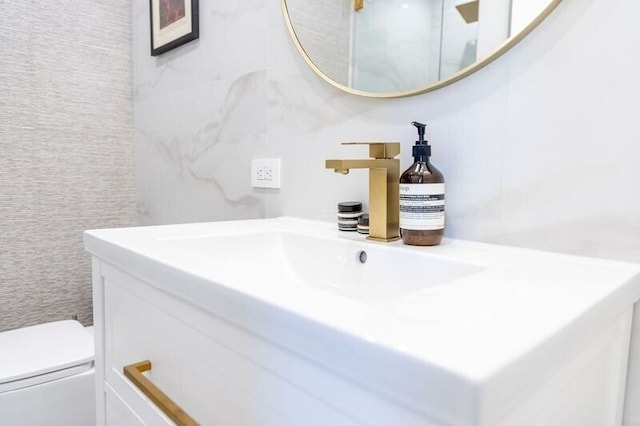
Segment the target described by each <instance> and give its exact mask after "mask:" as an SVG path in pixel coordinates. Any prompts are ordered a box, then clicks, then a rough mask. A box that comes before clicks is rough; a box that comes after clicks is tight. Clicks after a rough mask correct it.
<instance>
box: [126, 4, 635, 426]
mask: <svg viewBox="0 0 640 426" xmlns="http://www.w3.org/2000/svg"><path fill="white" fill-rule="evenodd" d="M200 3H201V18H202V21H201V38H200V40H198V41H196V42H194V43H191V44H190V45H188V46H184V47H182V48H180V49H178V50H175V51H172V52H169V53H167V54H165V55H163V56H161V57H159V58H151V57H150V56H149V53H148V33H149V32H148V13H147V9H146V8H147V4H148V2H146V1H145V0H136V2H135V3H134V11H135V15H134V76H135V78H134V87H135V130H136V150H137V156H136V162H137V164H136V173H137V186H138V191H139V195H138V209H139V216H140V218H141V220H142V221H143V222H144V223H168V222H185V221H197V220H221V219H241V218H251V217H265V216H277V215H283V214H286V215H292V216H303V217H309V218H316V219H322V220H327V221H333V220H334V219H335V218H334V215H335V213H334V211H335V204H336V202H338V201H340V200H351V199H361V200H365V199H366V196H367V183H366V173H364V172H362V173H358V172H357V171H354V172H352V173H351V174H349V175H347V176H341V175H337V174H335V173H333V172H331V171H328V170H325V169H324V160H325V159H326V158H331V157H343V156H353V157H355V156H358V155H362V154H363V151H362V150H359V149H358V148H356V147H341V146H339V143H340V142H342V141H349V140H399V141H402V143H403V154H402V159H403V164H404V165H406V166H408V165H409V154H410V146H411V144H412V142H413V140H414V139H415V136H414V129H413V128H412V126H410V125H409V122H410V121H412V120H420V121H422V120H424V121H426V122H427V123H428V124H429V127H428V129H427V133H428V139H429V140H430V141H431V143H432V145H433V152H434V156H433V161H434V163H435V164H436V165H437V166H438V167H439V168H440V169H441V170H442V171H443V172H444V175H445V177H446V179H447V206H448V207H447V208H448V216H447V220H448V222H447V231H446V233H447V235H448V236H449V237H459V238H467V239H473V240H481V241H489V242H497V243H502V244H511V245H518V246H526V247H534V248H541V249H545V250H553V251H559V252H567V253H575V254H579V255H588V256H596V257H603V258H609V259H619V260H626V261H635V262H640V197H639V196H638V195H639V192H640V190H638V189H637V182H640V167H638V165H637V163H638V159H639V158H640V137H639V135H638V133H639V129H640V127H639V126H638V124H637V120H638V111H639V105H638V104H639V102H640V85H639V84H638V80H637V76H638V75H640V56H639V55H638V52H640V26H638V24H637V17H638V16H640V2H636V1H634V0H618V1H616V2H611V1H609V0H582V1H574V0H566V1H564V2H563V3H562V4H561V5H560V6H559V7H558V9H557V10H556V11H555V12H554V13H553V14H552V15H551V16H550V17H549V18H548V19H547V20H546V21H545V22H544V23H543V24H542V25H541V27H539V28H538V29H536V30H535V31H534V32H533V33H532V34H530V35H529V36H528V37H527V38H526V39H525V40H524V41H523V42H521V43H520V44H519V45H518V46H516V48H515V49H513V50H512V51H510V52H508V53H507V54H506V55H504V56H503V57H501V58H500V59H498V60H497V61H496V62H495V63H493V64H492V65H490V66H488V67H486V68H484V69H483V70H481V71H480V72H478V73H476V74H475V75H473V76H471V77H469V78H467V79H465V80H463V81H461V82H459V83H456V84H455V85H453V86H450V87H447V88H444V89H441V90H439V91H436V92H433V93H429V94H425V95H421V96H415V97H411V98H406V99H397V100H376V99H365V98H357V97H354V96H351V95H348V94H344V93H341V92H339V91H337V90H336V89H334V88H333V87H331V86H330V85H328V84H327V83H325V82H324V81H322V80H321V79H320V78H319V77H317V76H316V75H314V74H313V73H312V72H311V70H309V69H308V67H307V65H306V64H305V62H304V61H303V60H302V59H301V58H300V57H299V56H298V53H297V50H296V49H295V47H294V45H293V43H292V42H291V41H290V40H289V35H288V33H287V31H286V28H285V25H284V23H283V19H282V16H281V11H280V5H279V2H277V1H275V0H274V1H262V0H248V1H245V2H229V1H224V0H201V2H200ZM270 156H274V157H281V158H282V159H283V186H282V189H280V190H275V191H274V190H254V189H252V188H250V180H249V162H250V161H249V160H250V159H251V158H256V157H270ZM637 314H638V315H636V320H635V325H634V335H635V340H634V348H635V349H634V352H633V353H632V357H633V360H632V368H631V371H630V381H629V386H628V387H629V391H630V397H631V398H634V399H633V401H631V402H630V403H628V404H627V410H628V411H627V416H628V419H627V425H633V426H638V425H640V371H639V369H640V366H639V365H638V364H640V362H638V357H640V312H637Z"/></svg>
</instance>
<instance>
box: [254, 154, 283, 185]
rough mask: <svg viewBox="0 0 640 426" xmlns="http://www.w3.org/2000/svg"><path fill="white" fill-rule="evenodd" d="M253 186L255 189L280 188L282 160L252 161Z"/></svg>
mask: <svg viewBox="0 0 640 426" xmlns="http://www.w3.org/2000/svg"><path fill="white" fill-rule="evenodd" d="M251 186H252V187H254V188H280V159H279V158H261V159H254V160H251Z"/></svg>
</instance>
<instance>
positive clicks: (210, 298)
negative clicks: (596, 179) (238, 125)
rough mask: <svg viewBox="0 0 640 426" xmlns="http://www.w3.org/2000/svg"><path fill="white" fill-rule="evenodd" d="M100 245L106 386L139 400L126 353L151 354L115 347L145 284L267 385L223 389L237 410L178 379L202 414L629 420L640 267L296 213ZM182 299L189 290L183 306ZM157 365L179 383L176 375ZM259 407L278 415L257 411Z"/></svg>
mask: <svg viewBox="0 0 640 426" xmlns="http://www.w3.org/2000/svg"><path fill="white" fill-rule="evenodd" d="M85 245H86V248H87V250H88V251H89V252H91V253H92V254H93V256H94V294H96V300H95V304H96V315H95V321H96V336H97V339H98V342H97V343H98V351H99V352H100V351H102V355H100V354H99V355H97V363H98V373H97V374H100V370H101V369H102V374H103V379H104V381H105V385H104V389H107V390H104V389H103V392H106V393H107V395H111V394H112V395H116V394H117V399H118V401H121V402H122V401H124V402H123V404H125V405H127V404H128V405H129V408H130V409H131V410H133V411H136V410H135V409H134V407H132V405H135V403H131V402H130V401H127V398H126V397H125V396H124V395H123V394H127V392H129V391H128V390H127V389H128V388H127V386H128V384H127V383H126V380H124V381H121V377H120V376H119V373H118V368H119V366H118V365H116V364H118V362H120V358H122V362H123V363H126V362H135V361H136V360H135V359H129V358H132V357H133V356H134V355H129V353H128V352H127V351H124V350H122V351H120V350H119V349H117V348H111V347H110V346H111V345H115V344H117V339H116V338H115V337H114V336H116V335H117V334H118V333H115V332H113V331H110V327H112V326H111V325H110V321H111V322H113V323H114V324H116V323H117V321H118V320H117V318H118V315H123V316H124V315H125V313H126V310H125V308H124V305H126V304H127V303H129V301H130V300H131V299H132V298H139V299H140V300H141V303H147V302H148V303H149V305H150V306H154V307H157V310H158V312H159V314H158V315H159V318H160V319H159V320H157V321H158V323H160V322H162V321H165V320H164V319H162V318H164V317H165V316H166V318H168V319H166V321H167V324H169V326H168V328H169V329H172V327H173V326H172V325H170V324H171V323H170V321H169V320H170V319H171V320H172V321H176V322H178V323H180V324H183V325H184V324H186V325H185V327H187V328H192V329H194V330H197V336H196V340H197V337H198V336H206V337H207V339H209V340H210V341H212V342H215V343H216V345H220V347H221V348H223V349H224V351H228V353H229V354H233V356H234V357H237V360H236V361H233V362H230V365H226V366H225V367H219V365H220V364H218V363H214V364H211V367H210V368H211V369H213V370H216V369H219V372H218V373H216V374H217V376H215V377H218V376H224V377H226V378H227V379H226V380H228V381H229V383H231V384H233V386H237V388H238V389H239V390H238V391H237V392H238V395H245V394H250V395H252V397H251V398H248V397H245V396H242V397H241V396H238V398H239V399H237V401H235V402H234V404H235V405H233V404H229V403H228V401H227V402H224V403H221V406H222V407H226V408H224V409H223V411H224V410H226V411H224V413H222V414H221V413H220V412H218V413H217V414H212V413H210V412H209V411H214V410H212V409H211V408H210V407H211V404H212V403H211V401H212V400H214V399H215V395H216V394H215V392H214V391H213V390H211V387H209V388H205V389H208V390H207V391H206V392H208V394H207V395H208V399H203V401H202V402H199V401H198V397H197V396H193V395H191V394H189V392H188V391H185V390H184V389H182V387H181V386H178V387H176V388H175V389H173V390H167V391H166V392H167V393H168V394H169V395H170V396H172V397H173V398H175V399H176V400H181V401H182V403H183V404H184V406H185V409H186V410H187V411H192V412H193V417H194V418H196V419H199V421H201V422H202V423H203V424H208V423H210V422H214V421H217V422H222V423H219V424H233V425H234V426H236V425H243V424H247V425H252V424H258V425H263V424H264V425H276V424H277V425H284V424H292V425H297V424H304V425H305V426H309V425H329V424H331V425H332V426H337V425H343V424H344V425H356V424H367V425H381V426H382V425H399V426H412V425H456V426H457V425H460V426H462V425H464V426H467V425H468V426H472V425H485V426H501V425H504V426H507V425H513V426H524V425H545V426H553V425H558V426H560V425H562V426H573V425H575V426H589V425H593V426H603V425H619V424H620V420H621V418H622V402H623V395H624V383H625V377H626V366H627V357H628V346H629V338H630V327H631V326H630V324H631V315H632V306H633V304H634V303H635V302H636V301H637V300H638V299H640V266H638V265H632V264H625V263H621V262H612V261H604V260H597V259H588V258H579V257H573V256H566V255H559V254H552V253H544V252H539V251H533V250H525V249H518V248H509V247H501V246H495V245H488V244H481V243H474V242H468V241H458V240H445V241H444V242H443V244H442V245H440V246H437V247H410V246H404V245H402V243H401V242H394V243H375V242H370V241H366V240H365V239H364V238H363V237H362V236H361V235H359V234H350V233H344V232H339V231H338V230H337V229H336V226H335V224H332V223H323V222H315V221H307V220H300V219H293V218H277V219H265V220H254V221H235V222H217V223H202V224H187V225H172V226H159V227H145V228H130V229H111V230H96V231H87V233H86V234H85ZM365 258H366V260H365ZM363 261H364V262H363ZM109 283H114V284H115V287H114V288H116V290H113V291H112V290H109ZM146 291H148V292H149V294H150V296H148V297H147V296H145V294H146V293H145V292H146ZM154 292H155V293H154ZM118 294H121V296H118ZM102 295H105V296H104V298H105V299H106V301H105V300H102V299H101V297H102ZM119 297H121V298H119ZM110 298H111V299H110ZM109 300H112V301H117V300H122V302H117V303H114V302H110V301H109ZM172 300H174V301H176V303H178V304H179V306H177V307H175V308H169V307H168V306H170V303H171V302H170V301H172ZM154 309H155V308H154ZM111 310H114V311H115V312H116V314H113V315H112V314H110V311H111ZM127 315H128V314H127ZM132 315H134V316H135V315H136V314H132ZM111 318H115V319H114V320H111ZM127 321H129V322H127ZM143 322H144V321H143ZM121 323H122V324H130V325H131V327H133V324H135V319H130V320H125V319H124V318H123V319H122V321H121ZM149 324H150V325H149V327H150V328H151V329H153V327H154V326H153V324H152V323H151V322H149ZM113 327H114V328H115V327H116V325H113ZM177 327H178V326H176V328H175V329H176V332H175V333H176V335H178V336H179V335H184V334H185V333H186V332H180V333H178V331H177V330H178V328H177ZM180 327H182V325H180ZM125 328H126V327H125ZM187 328H185V330H186V329H187ZM121 333H124V334H126V332H124V331H123V332H121ZM132 333H133V332H132ZM158 333H160V332H158ZM234 333H236V334H234ZM151 334H153V333H151ZM159 335H160V334H159ZM238 336H242V337H238ZM167 340H170V339H168V338H167ZM131 341H132V342H133V341H135V339H133V338H132V340H131ZM123 345H124V346H127V345H128V346H135V344H133V343H126V344H124V343H123ZM149 345H150V346H156V347H160V344H159V343H158V344H156V343H150V344H149ZM203 345H205V344H204V343H203V344H202V345H200V346H197V345H196V344H195V343H194V346H193V348H192V350H190V348H189V344H188V342H187V343H184V344H182V346H181V349H180V351H181V352H180V353H184V354H188V355H185V356H189V357H192V356H194V357H196V358H197V357H198V356H200V355H198V354H197V353H201V352H203V351H204V349H202V348H203V347H205V346H203ZM216 347H217V346H216ZM211 350H212V351H213V352H215V351H218V350H219V351H223V350H222V349H213V346H212V349H211ZM136 351H137V354H136V356H138V355H140V356H142V355H144V356H147V355H146V354H147V353H148V352H149V351H150V349H149V351H148V350H147V349H146V348H143V347H142V346H141V347H140V348H139V349H136ZM134 352H135V351H134ZM192 352H193V353H192ZM215 353H218V352H215ZM219 353H223V352H219ZM224 353H227V352H224ZM148 356H152V355H148ZM155 356H156V357H160V358H162V357H163V356H165V355H162V354H158V355H155ZM228 356H229V357H231V355H228ZM212 357H214V355H207V357H204V356H202V357H201V358H202V360H203V361H202V362H203V363H205V364H206V363H208V362H209V360H210V359H212ZM219 357H220V358H224V359H226V358H225V357H224V356H222V355H219ZM233 359H236V358H233ZM170 362H171V361H170V360H169V359H167V361H166V363H167V364H169V363H170ZM207 365H209V364H207ZM233 366H236V367H237V368H238V369H239V370H238V371H237V372H233V374H231V373H229V372H231V371H234V367H233ZM241 366H243V367H241ZM158 368H159V367H158ZM172 369H173V370H176V369H179V367H172ZM216 371H218V370H216ZM249 372H252V373H251V374H250V373H249ZM227 373H229V374H227ZM212 374H213V373H212ZM157 375H158V379H159V381H161V382H162V381H164V382H165V383H166V384H167V386H171V383H172V382H171V378H165V377H164V376H166V375H168V373H166V374H164V375H163V374H161V373H158V374H157ZM187 375H188V372H187ZM212 377H213V376H212ZM214 379H215V378H212V380H213V381H215V380H214ZM256 381H258V382H259V384H258V385H256V383H255V382H256ZM269 384H270V385H269ZM99 386H100V385H99ZM190 386H191V385H190ZM230 386H231V385H230ZM214 387H215V386H214ZM99 389H100V387H99ZM118 389H120V390H118ZM274 393H278V394H279V395H288V397H286V398H285V397H282V398H276V397H274V396H273V394H274ZM223 394H224V395H227V394H228V393H224V392H223V393H221V395H223ZM114 398H115V397H114ZM225 398H228V396H225ZM243 398H244V399H243ZM98 401H99V404H100V401H101V399H100V398H98ZM207 401H208V402H207ZM239 401H240V402H239ZM243 401H244V402H243ZM246 401H252V402H250V403H249V402H246ZM301 401H306V402H304V403H302V402H301ZM102 403H103V404H104V401H103V402H102ZM247 404H256V407H258V408H256V407H253V406H251V407H248V406H247ZM107 405H109V403H108V404H107ZM234 406H238V407H240V408H238V409H237V410H238V412H235V411H233V410H234V409H233V407H234ZM230 407H231V408H230ZM248 410H249V411H251V410H257V411H259V412H261V413H262V414H261V415H260V417H259V419H262V420H255V419H253V418H248V419H247V418H245V417H243V416H247V411H248ZM260 410H262V411H260ZM270 410H271V411H270ZM103 411H104V409H103ZM265 413H270V414H268V415H267V414H265ZM137 415H138V417H142V416H143V415H141V414H139V413H137ZM216 416H218V417H216ZM220 416H223V417H220ZM225 416H226V417H225ZM269 416H272V417H269ZM107 418H108V416H107ZM207 419H209V420H207ZM269 419H273V420H269ZM225 421H226V423H225ZM301 422H302V423H301ZM107 423H109V422H108V421H107Z"/></svg>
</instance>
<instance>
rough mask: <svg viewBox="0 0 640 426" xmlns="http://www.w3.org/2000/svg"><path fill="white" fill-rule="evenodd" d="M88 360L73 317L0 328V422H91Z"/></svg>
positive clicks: (50, 425)
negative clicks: (4, 328)
mask: <svg viewBox="0 0 640 426" xmlns="http://www.w3.org/2000/svg"><path fill="white" fill-rule="evenodd" d="M93 359H94V347H93V336H92V334H91V333H90V332H89V331H87V330H86V329H85V328H84V327H83V326H82V325H81V324H80V323H79V322H78V321H72V320H69V321H57V322H51V323H47V324H40V325H36V326H33V327H25V328H20V329H17V330H10V331H5V332H2V333H0V425H12V426H91V425H95V423H96V420H95V397H94V395H95V389H94V367H93Z"/></svg>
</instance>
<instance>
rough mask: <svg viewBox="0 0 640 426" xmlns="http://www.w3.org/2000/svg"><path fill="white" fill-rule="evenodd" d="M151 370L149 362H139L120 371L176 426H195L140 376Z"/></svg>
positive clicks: (186, 415) (147, 380)
mask: <svg viewBox="0 0 640 426" xmlns="http://www.w3.org/2000/svg"><path fill="white" fill-rule="evenodd" d="M149 370H151V361H141V362H137V363H135V364H131V365H125V366H124V368H123V369H122V371H123V372H124V375H125V377H126V378H128V379H129V380H131V381H132V382H133V384H134V385H136V387H137V388H138V389H140V391H142V393H144V394H145V395H147V396H148V397H149V399H151V401H153V403H154V404H156V406H157V407H158V408H160V409H161V410H162V412H163V413H165V414H166V415H167V416H169V418H170V419H171V420H173V421H174V422H175V423H176V425H178V426H196V425H197V424H198V423H197V422H196V421H195V420H193V419H192V418H191V417H190V416H189V415H188V414H187V413H185V412H184V410H183V409H182V408H180V407H179V406H178V404H176V403H175V402H173V401H172V400H171V398H169V397H168V396H167V395H165V394H164V392H162V391H161V390H160V389H159V388H158V387H157V386H156V385H154V384H153V383H152V382H151V380H149V379H147V378H146V377H145V376H143V375H142V373H143V372H145V371H149Z"/></svg>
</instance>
